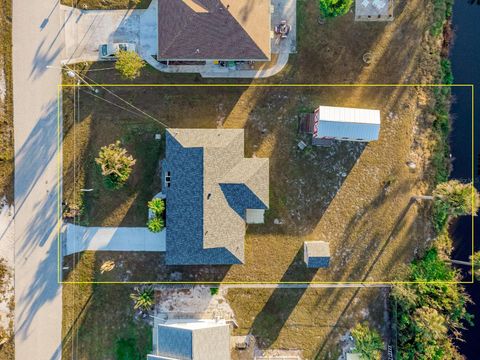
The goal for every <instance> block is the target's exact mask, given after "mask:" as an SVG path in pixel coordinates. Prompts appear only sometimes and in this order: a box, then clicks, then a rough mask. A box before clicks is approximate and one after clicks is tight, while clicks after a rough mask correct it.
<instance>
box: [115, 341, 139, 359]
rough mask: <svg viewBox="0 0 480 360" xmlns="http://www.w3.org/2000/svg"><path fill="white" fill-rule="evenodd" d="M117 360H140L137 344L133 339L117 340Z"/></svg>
mask: <svg viewBox="0 0 480 360" xmlns="http://www.w3.org/2000/svg"><path fill="white" fill-rule="evenodd" d="M115 355H116V357H115V359H117V360H140V358H141V357H140V354H139V351H138V347H137V342H136V340H135V339H133V338H128V339H125V338H121V339H118V340H117V343H116V348H115Z"/></svg>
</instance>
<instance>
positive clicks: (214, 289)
mask: <svg viewBox="0 0 480 360" xmlns="http://www.w3.org/2000/svg"><path fill="white" fill-rule="evenodd" d="M217 294H218V287H211V288H210V295H212V296H213V295H217Z"/></svg>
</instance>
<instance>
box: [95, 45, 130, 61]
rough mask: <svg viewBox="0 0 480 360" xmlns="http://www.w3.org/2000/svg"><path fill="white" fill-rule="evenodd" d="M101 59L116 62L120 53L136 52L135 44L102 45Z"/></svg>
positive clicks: (100, 50) (100, 49)
mask: <svg viewBox="0 0 480 360" xmlns="http://www.w3.org/2000/svg"><path fill="white" fill-rule="evenodd" d="M98 51H99V53H100V59H102V60H116V58H117V53H118V52H119V51H135V44H132V43H109V44H102V45H100V48H99V50H98Z"/></svg>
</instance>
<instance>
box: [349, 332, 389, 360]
mask: <svg viewBox="0 0 480 360" xmlns="http://www.w3.org/2000/svg"><path fill="white" fill-rule="evenodd" d="M352 336H353V338H354V339H355V349H354V351H355V352H357V353H359V354H360V357H361V358H362V359H365V360H380V359H381V351H382V350H383V347H384V345H383V341H382V338H381V337H380V335H379V333H378V332H377V331H376V330H373V329H370V327H369V326H368V323H364V324H357V325H356V326H355V327H354V328H353V330H352Z"/></svg>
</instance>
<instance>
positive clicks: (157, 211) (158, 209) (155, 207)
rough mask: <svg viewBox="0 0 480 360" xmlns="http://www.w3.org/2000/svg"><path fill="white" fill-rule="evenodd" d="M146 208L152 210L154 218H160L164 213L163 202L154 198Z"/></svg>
mask: <svg viewBox="0 0 480 360" xmlns="http://www.w3.org/2000/svg"><path fill="white" fill-rule="evenodd" d="M148 208H149V209H150V210H152V212H153V213H154V215H155V216H156V217H160V216H161V215H162V214H163V212H164V211H165V202H164V201H163V199H159V198H155V199H153V200H152V201H149V202H148Z"/></svg>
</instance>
